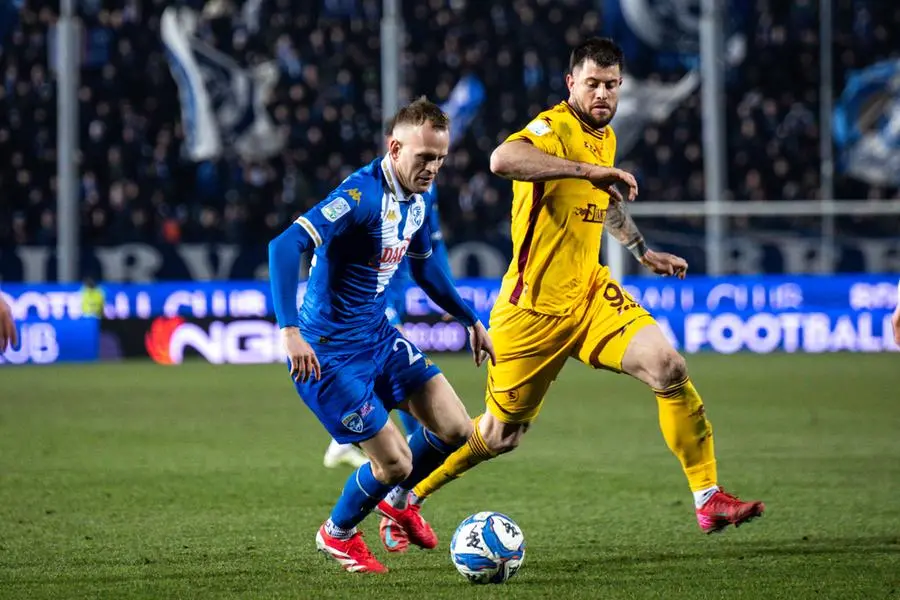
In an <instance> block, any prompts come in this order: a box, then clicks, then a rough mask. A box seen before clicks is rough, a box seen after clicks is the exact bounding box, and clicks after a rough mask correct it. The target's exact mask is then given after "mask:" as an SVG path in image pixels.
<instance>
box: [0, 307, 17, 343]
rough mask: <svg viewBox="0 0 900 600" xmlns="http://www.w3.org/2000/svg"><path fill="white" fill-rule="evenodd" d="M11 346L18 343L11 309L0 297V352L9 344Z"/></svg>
mask: <svg viewBox="0 0 900 600" xmlns="http://www.w3.org/2000/svg"><path fill="white" fill-rule="evenodd" d="M10 344H12V345H13V347H15V346H17V345H18V344H19V339H18V333H16V324H15V322H14V321H13V318H12V310H11V309H10V308H9V304H7V303H6V300H4V299H3V298H0V352H6V349H7V348H8V347H9V345H10Z"/></svg>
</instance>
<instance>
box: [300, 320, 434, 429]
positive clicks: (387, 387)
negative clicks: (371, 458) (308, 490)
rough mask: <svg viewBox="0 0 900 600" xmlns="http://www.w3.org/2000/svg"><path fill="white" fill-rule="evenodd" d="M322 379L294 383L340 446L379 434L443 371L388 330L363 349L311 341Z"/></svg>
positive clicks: (383, 331) (407, 342) (379, 333)
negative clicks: (400, 408)
mask: <svg viewBox="0 0 900 600" xmlns="http://www.w3.org/2000/svg"><path fill="white" fill-rule="evenodd" d="M310 345H311V346H312V348H313V350H315V352H316V356H318V358H319V365H320V366H321V367H322V378H321V379H320V380H319V381H314V380H313V379H310V380H309V381H307V382H306V383H296V382H295V383H294V387H296V388H297V393H298V394H300V398H302V399H303V402H304V403H305V404H306V406H308V407H309V409H310V410H311V411H313V413H315V415H316V417H318V419H319V421H320V422H321V423H322V425H324V426H325V429H327V430H328V433H330V434H331V437H333V438H334V439H335V440H337V441H338V442H340V443H342V444H349V443H358V442H363V441H365V440H368V439H370V438H372V437H374V436H375V434H377V433H378V432H379V431H381V428H382V427H384V425H385V423H387V420H388V413H389V412H390V411H391V410H393V409H394V408H396V406H397V405H398V404H400V403H401V402H403V401H404V400H405V399H406V398H407V397H408V396H409V395H410V394H412V393H413V392H416V391H417V390H419V389H420V388H421V387H422V386H423V385H425V383H426V382H427V381H428V380H429V379H431V378H432V377H434V376H435V375H437V374H438V373H440V372H441V370H440V369H438V368H437V366H436V365H435V364H434V363H433V362H431V360H430V359H428V357H426V356H425V355H424V354H423V353H422V352H420V351H419V349H418V348H416V346H415V344H413V343H412V342H410V341H409V340H407V339H406V338H404V337H403V336H402V335H401V334H400V332H399V331H397V330H396V329H394V328H393V327H384V328H383V329H382V330H380V331H379V332H378V334H377V337H376V338H375V339H373V340H372V341H371V342H369V343H367V344H366V345H365V346H363V347H347V346H339V347H334V346H330V345H329V344H317V343H316V344H314V343H310Z"/></svg>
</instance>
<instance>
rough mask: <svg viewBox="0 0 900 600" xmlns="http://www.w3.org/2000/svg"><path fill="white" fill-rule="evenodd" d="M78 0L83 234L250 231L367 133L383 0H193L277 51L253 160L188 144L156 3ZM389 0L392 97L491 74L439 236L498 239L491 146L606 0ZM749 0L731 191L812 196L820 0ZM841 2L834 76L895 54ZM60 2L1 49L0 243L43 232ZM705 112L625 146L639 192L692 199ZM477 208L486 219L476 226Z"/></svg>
mask: <svg viewBox="0 0 900 600" xmlns="http://www.w3.org/2000/svg"><path fill="white" fill-rule="evenodd" d="M78 4H79V10H80V11H81V13H80V17H81V19H82V22H83V25H84V33H85V53H84V57H83V58H84V61H85V63H84V66H83V69H82V72H81V85H80V89H79V90H78V100H79V116H80V140H81V153H80V157H79V161H80V163H79V168H80V173H81V181H80V196H81V216H82V227H83V233H82V238H83V240H84V241H85V242H86V243H90V244H116V243H121V242H125V241H147V242H159V243H166V244H175V243H179V242H234V243H255V244H261V243H264V242H265V241H267V240H268V238H269V237H270V236H272V234H273V233H274V232H277V231H278V230H280V229H281V228H282V227H284V226H285V224H287V223H289V222H290V221H291V220H292V219H293V218H295V216H296V215H297V214H298V213H299V212H301V211H303V210H305V209H306V208H307V207H309V206H310V205H312V204H313V203H315V202H316V201H317V200H318V199H320V198H321V197H322V196H323V195H324V194H325V193H327V191H328V190H330V189H331V188H332V187H333V186H334V185H335V184H336V183H337V182H338V181H340V180H341V179H342V178H343V177H345V176H346V175H347V174H348V173H349V172H350V170H352V169H353V168H356V167H358V166H359V165H361V164H362V163H364V162H367V161H368V160H371V159H372V158H373V157H374V156H375V155H376V154H377V153H378V152H379V151H380V148H381V143H382V141H381V124H382V122H383V120H384V118H385V115H382V114H381V106H380V81H379V63H380V57H379V49H380V43H379V36H380V27H379V19H380V7H381V0H316V1H313V0H310V2H306V3H304V10H296V8H297V7H296V4H297V3H296V2H294V1H292V0H267V1H266V2H261V3H259V2H257V3H256V4H257V5H258V6H260V11H259V13H258V17H259V19H260V27H259V29H258V31H256V28H255V26H253V25H249V26H243V25H240V24H239V23H238V21H239V19H238V18H237V16H236V15H237V13H235V14H234V15H232V14H229V12H228V6H229V5H232V6H235V7H236V8H240V7H241V6H242V5H243V4H244V3H243V2H240V1H237V0H235V1H233V2H225V1H223V2H216V3H215V5H207V9H208V10H207V11H206V12H207V16H209V17H210V20H209V21H208V22H207V23H206V25H204V27H203V31H204V32H205V35H206V36H207V37H208V38H209V39H211V40H213V41H214V43H215V45H216V46H217V47H219V48H220V49H221V50H222V51H224V52H226V53H228V54H231V55H233V56H234V57H235V58H236V59H237V60H238V61H239V62H240V63H242V64H245V65H253V64H256V63H258V62H260V61H261V60H264V59H269V58H271V59H274V60H276V61H277V64H278V68H279V69H280V72H281V78H280V82H279V85H278V87H277V89H276V91H275V94H274V98H273V99H272V101H271V104H270V107H269V109H270V111H271V114H272V115H273V118H274V119H275V121H276V123H278V124H280V125H282V126H284V127H286V128H287V130H288V131H289V132H290V137H289V142H288V148H287V149H286V150H285V151H284V152H283V153H282V155H281V156H279V157H278V158H276V159H274V160H271V161H269V162H268V163H266V164H253V163H245V162H241V161H237V160H235V159H233V158H225V159H223V160H221V161H218V162H214V163H213V162H207V163H200V164H194V163H190V162H187V161H185V160H184V159H183V158H182V149H181V145H182V142H183V131H182V128H181V125H180V121H181V115H180V107H179V103H178V96H177V90H176V87H175V84H174V82H173V81H172V78H171V76H170V74H169V70H168V65H167V63H166V60H165V57H164V54H163V48H162V44H161V42H160V34H159V23H160V15H161V13H162V10H163V9H164V8H165V7H166V6H167V5H168V4H169V3H167V2H163V1H162V0H150V1H147V2H137V1H135V0H125V1H124V2H117V3H112V4H110V3H103V2H99V1H94V0H92V1H90V2H81V3H78ZM188 4H191V5H193V6H195V7H197V8H200V7H202V2H188ZM402 4H403V6H404V14H403V18H404V20H405V22H406V24H407V28H406V41H407V46H406V50H405V53H404V55H403V57H402V63H403V65H404V67H405V73H404V77H405V86H404V88H403V90H402V95H403V96H405V97H414V96H415V95H418V94H422V93H424V94H427V95H429V96H430V97H431V98H432V99H434V100H437V101H439V102H440V101H444V100H446V99H447V97H448V96H449V94H450V91H451V90H452V88H453V86H454V85H455V83H456V82H457V81H458V80H459V78H460V77H461V76H463V75H465V74H467V73H474V74H475V75H477V76H479V77H480V78H481V79H482V81H484V83H485V85H486V86H487V91H488V93H487V97H488V101H487V102H486V103H485V105H484V106H483V107H482V108H481V110H480V112H479V114H478V116H477V117H476V119H475V120H474V122H473V123H472V124H471V126H470V127H469V130H468V132H467V133H466V135H465V136H464V137H463V139H461V140H460V141H459V143H458V145H457V147H456V148H455V149H454V151H453V153H452V154H451V156H450V157H449V158H448V161H447V165H446V168H445V170H444V171H443V173H442V176H441V179H440V197H441V203H440V207H441V208H440V210H441V217H442V220H443V222H444V229H445V233H446V236H447V237H448V238H449V241H450V242H451V243H452V242H453V241H455V240H459V239H466V238H485V237H487V238H494V237H497V238H500V237H503V236H505V235H507V234H506V231H505V223H507V221H508V218H509V209H510V206H509V202H508V198H509V186H508V184H507V183H506V182H504V181H502V180H500V179H498V178H496V177H493V176H491V175H490V174H489V170H488V156H489V153H490V151H491V149H492V148H493V147H494V146H495V145H496V144H497V143H498V142H499V141H501V140H502V139H504V138H505V136H507V135H508V134H509V133H511V132H512V131H514V130H516V129H518V128H520V127H522V126H523V125H524V124H525V123H527V121H528V120H529V118H530V117H531V116H532V115H533V114H535V113H536V112H538V111H540V110H542V109H543V108H545V107H547V106H549V105H551V104H553V103H555V102H557V101H559V100H560V99H562V98H563V97H565V94H566V91H565V82H564V72H565V69H566V65H567V61H568V51H569V48H570V46H571V45H572V44H574V43H577V42H578V41H579V40H581V39H583V38H584V37H586V36H590V35H594V34H596V33H597V32H598V31H599V29H600V24H601V23H602V19H603V15H602V14H601V12H600V10H599V8H598V7H599V6H600V5H601V4H602V3H601V2H597V1H596V0H557V1H554V2H549V1H547V0H514V1H510V2H480V1H475V0H421V1H417V2H411V1H409V2H403V3H402ZM755 5H756V9H757V12H756V13H755V14H754V15H753V17H752V21H753V22H752V24H751V25H752V31H751V32H750V35H749V39H748V50H747V58H746V60H745V61H744V62H743V63H742V64H741V65H740V66H739V67H737V72H736V73H733V74H731V76H730V77H729V81H730V87H729V90H728V96H727V105H726V115H727V126H728V132H727V143H728V184H729V192H728V195H729V197H732V198H736V199H745V200H777V199H811V198H816V197H817V195H818V185H819V181H818V165H819V150H818V135H819V131H818V127H817V114H818V90H817V88H818V62H817V61H818V56H817V53H818V36H817V26H818V25H817V19H818V17H817V14H816V10H817V8H816V3H815V2H812V0H799V1H796V2H756V3H755ZM835 10H836V15H835V19H834V22H835V24H836V29H835V32H834V38H835V47H834V51H835V63H836V65H835V92H836V93H839V91H840V90H841V89H842V87H843V83H844V80H843V78H844V76H845V74H846V72H847V71H848V70H849V69H855V68H860V67H863V66H866V65H868V64H871V63H872V62H874V61H876V60H878V59H882V58H886V57H889V56H891V55H894V56H896V54H897V52H898V48H900V33H898V32H900V4H898V3H895V2H884V1H878V0H854V2H841V3H837V5H836V8H835ZM55 11H56V3H55V2H49V1H47V0H35V1H32V2H29V3H28V4H27V6H26V7H25V8H24V9H23V10H22V12H21V14H20V20H19V23H18V26H17V27H16V28H15V29H14V30H13V31H12V32H11V34H10V35H8V36H7V38H6V40H5V43H4V44H3V46H2V49H0V159H2V161H0V185H2V188H3V193H4V199H3V202H2V203H0V244H3V243H12V244H53V243H55V235H56V234H55V226H56V219H55V215H54V203H55V190H56V177H55V172H56V150H55V140H56V134H55V121H56V119H55V111H56V105H55V103H56V98H55V80H54V79H53V77H52V74H50V73H48V71H47V68H48V56H47V53H48V49H49V48H50V47H51V45H52V44H53V43H55V42H54V40H53V36H52V33H51V32H52V26H53V24H54V22H55V20H56V16H55ZM245 12H246V11H245ZM254 31H256V33H254ZM785 56H789V57H790V59H789V60H786V59H785V58H784V57H785ZM651 75H652V74H651ZM623 93H627V87H626V88H625V90H624V92H623ZM701 130H702V127H701V116H700V101H699V93H698V94H695V95H693V96H691V97H690V98H688V99H687V100H686V101H685V102H684V103H683V104H682V106H680V107H679V108H678V109H677V110H676V111H675V113H674V114H673V115H672V116H671V118H670V119H668V120H667V121H666V122H665V123H662V124H660V125H658V126H654V127H651V128H648V129H647V130H646V131H645V132H644V135H643V136H642V138H641V140H640V141H639V143H638V144H637V146H636V147H635V148H634V149H633V150H632V151H631V152H630V153H629V155H628V156H626V157H622V156H620V157H619V158H620V160H623V162H624V164H625V165H626V168H631V169H633V170H635V172H636V173H637V174H638V176H639V178H640V183H641V189H642V192H643V194H642V197H643V198H646V199H649V200H699V199H702V197H703V175H702V167H703V160H702V140H701ZM836 191H837V195H838V197H842V198H872V197H876V198H878V197H881V198H883V197H900V195H898V190H896V189H872V188H869V187H868V186H866V185H864V184H862V183H861V182H859V181H855V180H851V179H846V178H838V180H837V190H836ZM484 223H496V224H497V226H496V227H492V228H491V229H490V230H489V231H485V228H484ZM689 226H690V223H687V222H686V227H689Z"/></svg>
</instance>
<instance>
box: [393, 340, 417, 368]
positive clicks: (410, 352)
mask: <svg viewBox="0 0 900 600" xmlns="http://www.w3.org/2000/svg"><path fill="white" fill-rule="evenodd" d="M400 346H406V355H407V356H408V357H409V364H413V363H415V362H416V361H417V360H419V359H420V358H422V353H421V352H417V351H416V349H415V348H413V345H412V344H410V343H409V342H407V341H406V340H404V339H403V338H397V339H396V340H394V350H399V349H400Z"/></svg>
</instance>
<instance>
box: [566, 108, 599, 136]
mask: <svg viewBox="0 0 900 600" xmlns="http://www.w3.org/2000/svg"><path fill="white" fill-rule="evenodd" d="M562 104H563V105H564V106H565V107H566V109H567V110H568V111H569V112H570V113H571V114H572V116H573V117H575V120H576V121H578V124H579V125H581V130H582V131H584V132H585V133H587V134H589V135H592V136H594V137H595V138H597V139H599V140H602V139H603V138H605V137H606V127H603V128H601V129H595V128H594V127H591V125H590V124H588V123H587V121H585V120H584V119H582V118H581V115H579V114H578V111H577V110H575V108H574V107H573V106H572V105H571V104H569V102H568V100H563V101H562Z"/></svg>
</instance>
